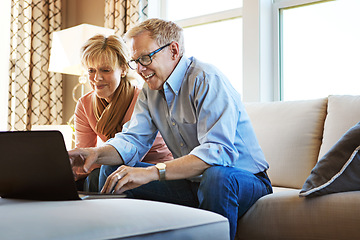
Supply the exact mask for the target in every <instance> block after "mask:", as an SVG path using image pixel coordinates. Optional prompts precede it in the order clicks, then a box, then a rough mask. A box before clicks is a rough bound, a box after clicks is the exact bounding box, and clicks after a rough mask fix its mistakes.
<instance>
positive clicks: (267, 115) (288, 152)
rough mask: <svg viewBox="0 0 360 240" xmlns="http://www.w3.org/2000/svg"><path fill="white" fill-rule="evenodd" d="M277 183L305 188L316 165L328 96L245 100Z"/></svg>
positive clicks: (274, 181) (276, 184)
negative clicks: (307, 179) (299, 98)
mask: <svg viewBox="0 0 360 240" xmlns="http://www.w3.org/2000/svg"><path fill="white" fill-rule="evenodd" d="M245 107H246V110H247V112H248V114H249V116H250V119H251V122H252V124H253V127H254V130H255V133H256V135H257V138H258V140H259V144H260V146H261V148H262V150H263V151H264V154H265V158H266V160H267V161H268V162H269V165H270V168H269V171H268V174H269V177H270V179H271V182H272V184H273V186H277V187H288V188H297V189H301V187H302V186H303V184H304V182H305V180H306V178H307V177H308V176H309V174H310V172H311V169H312V168H313V167H314V166H315V164H316V162H317V159H318V154H319V149H320V145H321V140H322V133H323V126H324V121H325V116H326V107H327V99H326V98H322V99H316V100H306V101H288V102H267V103H245Z"/></svg>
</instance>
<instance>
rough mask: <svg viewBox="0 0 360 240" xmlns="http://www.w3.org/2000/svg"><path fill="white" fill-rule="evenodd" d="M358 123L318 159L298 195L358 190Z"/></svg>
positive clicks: (359, 164)
mask: <svg viewBox="0 0 360 240" xmlns="http://www.w3.org/2000/svg"><path fill="white" fill-rule="evenodd" d="M359 149H360V122H359V123H357V124H356V125H355V126H353V127H352V128H350V129H349V130H348V131H347V132H346V133H345V134H344V135H343V136H342V137H341V138H340V139H339V141H337V143H336V144H335V145H334V146H333V147H332V148H331V149H330V150H329V151H328V152H327V153H326V154H325V155H324V156H323V157H322V158H321V159H320V160H319V161H318V163H317V164H316V166H315V167H314V168H313V169H312V171H311V174H310V176H309V177H308V178H307V179H306V181H305V183H304V185H303V187H302V189H301V191H300V194H299V195H300V196H301V197H314V196H321V195H324V194H329V193H337V192H346V191H356V190H360V152H359Z"/></svg>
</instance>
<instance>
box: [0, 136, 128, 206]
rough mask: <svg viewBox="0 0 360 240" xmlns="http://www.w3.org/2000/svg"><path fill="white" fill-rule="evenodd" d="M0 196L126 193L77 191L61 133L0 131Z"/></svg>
mask: <svg viewBox="0 0 360 240" xmlns="http://www.w3.org/2000/svg"><path fill="white" fill-rule="evenodd" d="M0 153H1V157H0V196H1V197H2V198H15V199H28V200H45V201H65V200H82V199H99V198H123V197H125V196H126V195H125V194H100V193H84V192H78V191H77V189H76V186H75V180H74V176H73V173H72V169H71V165H70V161H69V156H68V152H67V150H66V147H65V143H64V138H63V136H62V134H61V132H59V131H56V130H53V131H52V130H49V131H9V132H0Z"/></svg>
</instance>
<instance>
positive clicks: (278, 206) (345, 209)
mask: <svg viewBox="0 0 360 240" xmlns="http://www.w3.org/2000/svg"><path fill="white" fill-rule="evenodd" d="M359 222H360V191H355V192H344V193H335V194H328V195H324V196H321V197H317V198H301V197H299V190H289V191H282V192H277V193H273V194H269V195H266V196H264V197H262V198H260V199H259V200H258V201H257V202H256V203H255V204H254V205H253V206H252V207H251V208H250V209H249V210H248V211H247V212H246V213H245V214H244V216H243V217H242V218H240V219H239V221H238V231H237V233H238V236H237V239H251V240H257V239H259V240H260V239H261V240H263V239H266V240H273V239H274V240H279V239H313V240H315V239H318V240H320V239H326V240H340V239H343V240H345V239H357V237H356V236H360V228H359Z"/></svg>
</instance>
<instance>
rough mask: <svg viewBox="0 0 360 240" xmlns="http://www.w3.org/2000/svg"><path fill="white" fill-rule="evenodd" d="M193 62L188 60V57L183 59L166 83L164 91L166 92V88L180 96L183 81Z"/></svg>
mask: <svg viewBox="0 0 360 240" xmlns="http://www.w3.org/2000/svg"><path fill="white" fill-rule="evenodd" d="M191 62H192V61H191V59H188V58H187V57H186V56H182V57H181V59H180V61H179V63H178V64H177V65H176V67H175V69H174V71H173V72H172V73H171V74H170V76H169V78H168V80H167V81H166V82H165V84H164V90H166V88H170V89H171V90H172V91H173V92H174V94H175V95H178V93H179V91H180V87H181V84H182V81H183V79H184V77H185V74H186V72H187V69H188V68H189V66H190V64H191Z"/></svg>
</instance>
